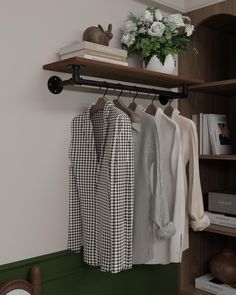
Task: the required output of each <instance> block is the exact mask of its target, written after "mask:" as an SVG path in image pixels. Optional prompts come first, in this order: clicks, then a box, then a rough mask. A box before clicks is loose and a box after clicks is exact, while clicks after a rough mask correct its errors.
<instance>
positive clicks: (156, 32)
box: [148, 22, 166, 37]
mask: <svg viewBox="0 0 236 295" xmlns="http://www.w3.org/2000/svg"><path fill="white" fill-rule="evenodd" d="M165 27H166V26H165V25H164V24H163V23H161V22H154V23H153V24H152V25H151V28H150V29H149V30H148V34H149V35H151V36H157V37H161V36H162V35H163V33H164V31H165Z"/></svg>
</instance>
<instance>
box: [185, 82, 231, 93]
mask: <svg viewBox="0 0 236 295" xmlns="http://www.w3.org/2000/svg"><path fill="white" fill-rule="evenodd" d="M189 90H191V91H197V92H202V93H210V94H217V95H224V96H234V95H235V93H236V79H230V80H222V81H215V82H208V83H204V84H201V85H196V86H191V87H189Z"/></svg>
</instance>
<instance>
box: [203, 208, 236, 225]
mask: <svg viewBox="0 0 236 295" xmlns="http://www.w3.org/2000/svg"><path fill="white" fill-rule="evenodd" d="M205 213H206V215H207V216H208V217H209V219H210V222H211V224H216V225H221V226H226V227H231V228H236V217H232V216H228V215H226V214H219V213H213V212H209V211H205Z"/></svg>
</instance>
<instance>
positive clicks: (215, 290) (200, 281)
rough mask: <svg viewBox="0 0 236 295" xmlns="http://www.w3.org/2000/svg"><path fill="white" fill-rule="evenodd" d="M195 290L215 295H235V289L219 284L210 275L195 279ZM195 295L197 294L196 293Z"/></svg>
mask: <svg viewBox="0 0 236 295" xmlns="http://www.w3.org/2000/svg"><path fill="white" fill-rule="evenodd" d="M195 288H197V289H200V290H204V291H206V292H209V293H212V294H216V295H235V294H236V289H235V288H232V287H231V286H229V285H227V284H223V283H221V282H219V280H217V279H216V278H215V277H214V276H213V275H212V274H211V273H208V274H205V275H203V276H201V277H198V278H196V279H195ZM196 294H197V293H196Z"/></svg>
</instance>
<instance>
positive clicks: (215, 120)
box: [207, 114, 232, 155]
mask: <svg viewBox="0 0 236 295" xmlns="http://www.w3.org/2000/svg"><path fill="white" fill-rule="evenodd" d="M207 118H208V127H209V134H210V142H211V148H212V153H213V154H215V155H224V154H225V155H227V154H232V144H231V138H230V132H229V128H228V122H227V118H226V115H224V114H223V115H219V114H208V116H207Z"/></svg>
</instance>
